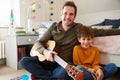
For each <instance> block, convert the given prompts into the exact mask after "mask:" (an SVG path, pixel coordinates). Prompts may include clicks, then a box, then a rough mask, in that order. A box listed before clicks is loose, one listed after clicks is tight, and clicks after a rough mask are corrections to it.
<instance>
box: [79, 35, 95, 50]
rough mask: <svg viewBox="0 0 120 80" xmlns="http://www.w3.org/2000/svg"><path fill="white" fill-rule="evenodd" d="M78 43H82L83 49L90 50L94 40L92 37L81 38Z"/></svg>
mask: <svg viewBox="0 0 120 80" xmlns="http://www.w3.org/2000/svg"><path fill="white" fill-rule="evenodd" d="M78 41H79V42H80V43H81V46H82V48H84V49H89V48H90V46H91V45H92V42H93V38H92V37H80V38H78Z"/></svg>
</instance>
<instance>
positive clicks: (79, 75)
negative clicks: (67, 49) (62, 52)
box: [30, 40, 84, 80]
mask: <svg viewBox="0 0 120 80" xmlns="http://www.w3.org/2000/svg"><path fill="white" fill-rule="evenodd" d="M45 46H46V47H47V49H49V50H52V51H53V50H55V51H57V52H58V51H59V46H56V43H55V41H51V40H49V41H48V42H47V43H46V45H45ZM30 56H32V57H35V56H37V57H38V59H39V61H45V60H46V59H45V56H44V55H42V54H40V53H39V52H38V51H35V47H34V46H33V47H32V48H31V51H30ZM54 60H55V61H56V62H57V63H58V64H60V65H61V66H62V67H63V68H64V69H65V70H66V72H67V73H68V75H69V76H71V77H72V78H73V79H74V80H84V74H83V71H81V70H79V69H78V68H76V67H75V66H73V65H70V64H68V63H66V62H65V61H64V60H62V59H61V58H60V57H59V56H58V55H54Z"/></svg>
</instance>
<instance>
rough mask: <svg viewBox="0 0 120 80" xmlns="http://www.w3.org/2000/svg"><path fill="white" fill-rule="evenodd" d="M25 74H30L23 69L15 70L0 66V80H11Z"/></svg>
mask: <svg viewBox="0 0 120 80" xmlns="http://www.w3.org/2000/svg"><path fill="white" fill-rule="evenodd" d="M26 74H27V75H30V73H29V72H27V71H26V70H24V69H20V70H15V69H12V68H10V67H7V66H6V65H0V80H11V79H13V78H16V77H20V76H22V75H26Z"/></svg>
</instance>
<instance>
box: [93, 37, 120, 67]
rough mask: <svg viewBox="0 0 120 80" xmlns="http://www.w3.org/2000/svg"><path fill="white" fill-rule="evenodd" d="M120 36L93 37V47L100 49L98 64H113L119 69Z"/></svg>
mask: <svg viewBox="0 0 120 80" xmlns="http://www.w3.org/2000/svg"><path fill="white" fill-rule="evenodd" d="M119 43H120V35H111V36H100V37H95V39H94V43H93V45H95V46H96V47H98V48H99V49H100V55H101V56H100V58H101V59H100V60H101V61H100V63H101V64H103V65H106V64H108V63H115V64H116V65H117V67H120V60H119V59H120V44H119Z"/></svg>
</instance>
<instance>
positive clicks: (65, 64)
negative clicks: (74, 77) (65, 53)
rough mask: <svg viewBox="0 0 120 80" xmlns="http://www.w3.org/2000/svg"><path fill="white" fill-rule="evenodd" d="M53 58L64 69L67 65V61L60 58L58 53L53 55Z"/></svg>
mask: <svg viewBox="0 0 120 80" xmlns="http://www.w3.org/2000/svg"><path fill="white" fill-rule="evenodd" d="M54 60H55V61H56V62H57V63H58V64H59V65H61V66H62V67H63V68H64V69H65V68H66V66H67V64H68V63H67V62H65V61H64V60H63V59H61V58H60V57H59V56H58V55H54Z"/></svg>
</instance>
